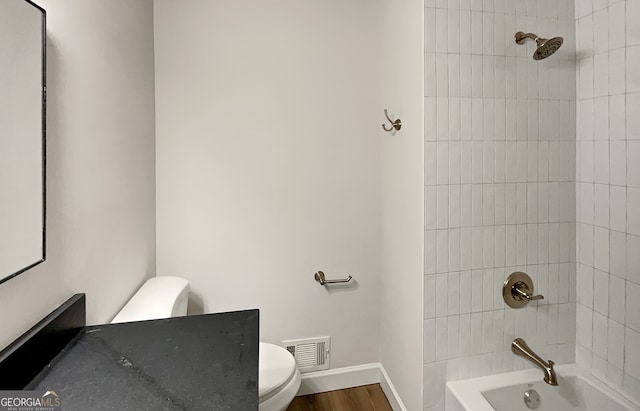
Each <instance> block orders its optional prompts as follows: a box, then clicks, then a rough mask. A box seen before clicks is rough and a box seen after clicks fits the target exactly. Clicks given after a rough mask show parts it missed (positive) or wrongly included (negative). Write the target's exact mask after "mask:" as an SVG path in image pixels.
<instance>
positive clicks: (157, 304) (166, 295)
mask: <svg viewBox="0 0 640 411" xmlns="http://www.w3.org/2000/svg"><path fill="white" fill-rule="evenodd" d="M188 300H189V282H188V281H187V280H185V279H184V278H180V277H168V276H167V277H154V278H150V279H149V280H147V282H146V283H144V284H143V285H142V287H140V289H139V290H138V291H137V292H136V293H135V294H134V295H133V297H131V299H130V300H129V302H128V303H127V304H126V305H125V306H124V307H123V308H122V310H120V312H119V313H118V315H116V316H115V318H114V319H113V321H111V323H112V324H114V323H127V322H131V321H144V320H157V319H160V318H170V317H181V316H184V315H187V302H188Z"/></svg>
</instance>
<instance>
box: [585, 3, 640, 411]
mask: <svg viewBox="0 0 640 411" xmlns="http://www.w3.org/2000/svg"><path fill="white" fill-rule="evenodd" d="M575 17H576V36H577V38H578V42H577V49H576V50H577V58H578V71H577V74H578V79H577V84H578V102H577V107H578V108H577V110H578V118H579V120H578V124H577V141H578V151H577V182H578V183H577V204H576V211H577V221H578V227H577V233H578V236H577V242H578V249H579V250H580V251H579V253H578V256H577V265H578V269H577V272H578V276H577V277H578V278H577V280H578V309H577V313H578V319H577V325H578V334H577V336H578V338H577V344H578V346H577V361H578V362H579V363H580V364H581V365H583V366H585V367H587V368H590V369H591V371H592V373H593V374H594V375H595V376H597V377H598V378H600V379H602V380H603V381H604V382H605V383H606V384H608V385H609V386H611V387H613V388H614V389H616V390H618V391H620V392H621V393H622V394H623V395H625V396H626V397H628V398H629V399H630V400H632V401H634V402H635V403H636V404H638V405H640V334H638V333H639V332H640V302H639V301H640V300H638V298H637V295H638V294H637V293H639V292H640V74H639V73H640V24H638V21H640V0H626V1H625V0H609V1H603V0H576V15H575Z"/></svg>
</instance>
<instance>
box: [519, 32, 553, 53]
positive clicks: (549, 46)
mask: <svg viewBox="0 0 640 411" xmlns="http://www.w3.org/2000/svg"><path fill="white" fill-rule="evenodd" d="M527 39H532V40H535V41H536V44H537V45H538V48H536V51H535V52H534V53H533V59H534V60H542V59H546V58H547V57H549V56H550V55H552V54H553V53H555V52H556V51H558V49H559V48H560V46H562V43H563V42H564V39H563V38H562V37H554V38H552V39H543V38H542V37H538V36H537V35H535V34H533V33H526V34H525V33H523V32H521V31H519V32H517V33H516V43H518V44H524V42H525V41H526V40H527Z"/></svg>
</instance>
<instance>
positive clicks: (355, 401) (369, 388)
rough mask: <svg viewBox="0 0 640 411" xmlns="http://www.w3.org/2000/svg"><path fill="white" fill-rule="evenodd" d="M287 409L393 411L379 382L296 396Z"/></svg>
mask: <svg viewBox="0 0 640 411" xmlns="http://www.w3.org/2000/svg"><path fill="white" fill-rule="evenodd" d="M287 411H393V410H392V409H391V405H389V401H388V400H387V397H386V396H385V395H384V392H382V388H381V387H380V384H371V385H363V386H361V387H354V388H348V389H346V390H337V391H329V392H323V393H321V394H311V395H305V396H301V397H296V398H295V399H294V400H293V402H292V403H291V405H290V406H289V408H287Z"/></svg>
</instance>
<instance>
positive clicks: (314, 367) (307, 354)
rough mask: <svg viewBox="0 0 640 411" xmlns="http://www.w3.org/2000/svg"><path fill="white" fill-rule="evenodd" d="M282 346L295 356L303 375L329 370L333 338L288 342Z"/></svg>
mask: <svg viewBox="0 0 640 411" xmlns="http://www.w3.org/2000/svg"><path fill="white" fill-rule="evenodd" d="M282 346H283V347H284V348H286V349H287V351H289V352H290V353H291V355H293V357H294V358H295V360H296V364H297V366H298V369H299V370H300V372H301V373H304V372H311V371H321V370H328V369H329V366H330V364H329V354H330V352H331V349H330V348H331V337H316V338H303V339H299V340H286V341H282Z"/></svg>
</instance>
